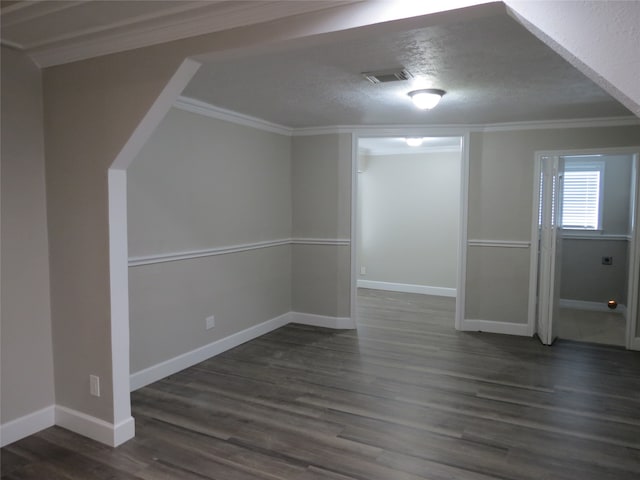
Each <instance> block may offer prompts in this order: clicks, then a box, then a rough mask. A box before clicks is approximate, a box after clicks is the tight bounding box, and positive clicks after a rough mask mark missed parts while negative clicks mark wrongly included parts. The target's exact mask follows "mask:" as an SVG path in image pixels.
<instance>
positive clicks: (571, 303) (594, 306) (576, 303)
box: [560, 298, 627, 314]
mask: <svg viewBox="0 0 640 480" xmlns="http://www.w3.org/2000/svg"><path fill="white" fill-rule="evenodd" d="M560 308H573V309H576V310H590V311H594V312H611V313H622V314H624V313H626V311H627V306H626V305H618V308H616V309H614V310H612V309H610V308H609V307H608V306H607V304H606V303H605V302H587V301H585V300H571V299H568V298H561V299H560Z"/></svg>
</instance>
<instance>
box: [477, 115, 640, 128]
mask: <svg viewBox="0 0 640 480" xmlns="http://www.w3.org/2000/svg"><path fill="white" fill-rule="evenodd" d="M637 125H640V119H638V118H637V117H632V116H626V117H602V118H577V119H563V120H535V121H529V122H508V123H489V124H486V125H483V126H482V131H483V132H507V131H511V130H546V129H553V130H556V129H564V128H598V127H626V126H637Z"/></svg>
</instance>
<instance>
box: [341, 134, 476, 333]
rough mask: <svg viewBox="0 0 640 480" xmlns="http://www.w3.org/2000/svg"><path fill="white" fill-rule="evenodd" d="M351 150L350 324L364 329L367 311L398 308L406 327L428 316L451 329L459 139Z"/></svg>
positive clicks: (368, 143) (362, 144) (366, 141)
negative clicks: (431, 314) (429, 312)
mask: <svg viewBox="0 0 640 480" xmlns="http://www.w3.org/2000/svg"><path fill="white" fill-rule="evenodd" d="M355 146H356V148H355V152H354V154H355V158H356V162H355V163H356V165H355V167H356V168H355V172H354V176H355V177H356V178H355V179H354V184H353V186H354V191H355V193H354V197H355V198H354V205H353V213H354V220H355V221H354V230H355V231H354V232H353V233H354V235H353V238H355V241H354V243H353V246H354V251H355V255H354V259H353V260H354V269H353V270H354V274H355V275H354V276H355V281H354V283H355V285H354V286H353V287H354V290H355V292H356V293H355V295H353V297H352V301H354V305H355V306H356V308H355V309H354V310H355V314H354V318H356V319H357V322H358V324H359V325H362V324H363V322H364V320H363V316H367V318H368V320H367V321H370V320H371V319H370V317H369V316H368V313H365V312H369V313H370V312H371V308H374V309H375V308H377V307H378V306H380V305H388V306H391V305H397V306H402V307H400V310H402V312H403V313H406V314H407V315H406V317H404V318H406V319H407V321H415V320H417V318H418V317H417V316H416V315H415V314H416V313H417V312H419V311H424V310H433V311H434V313H436V312H437V313H438V315H435V317H438V318H439V320H438V323H442V324H443V325H442V327H443V328H449V329H453V328H454V323H455V313H456V312H455V311H456V297H457V290H458V284H459V279H458V277H459V270H460V269H459V265H460V261H459V257H460V255H459V239H460V237H461V233H460V232H461V216H462V215H461V211H462V201H461V197H462V195H461V193H462V188H463V185H462V184H463V182H462V176H463V138H462V137H460V136H439V137H435V136H430V137H425V136H419V137H409V138H407V137H405V136H399V135H398V136H388V137H360V138H357V139H356V140H355ZM423 316H424V315H423ZM438 326H439V325H435V324H434V328H436V327H438Z"/></svg>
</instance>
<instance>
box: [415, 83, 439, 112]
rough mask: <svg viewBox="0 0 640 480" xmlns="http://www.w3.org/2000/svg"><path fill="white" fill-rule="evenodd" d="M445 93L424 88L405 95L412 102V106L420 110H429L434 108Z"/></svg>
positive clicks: (435, 89)
mask: <svg viewBox="0 0 640 480" xmlns="http://www.w3.org/2000/svg"><path fill="white" fill-rule="evenodd" d="M445 93H446V92H445V91H444V90H438V89H437V88H424V89H422V90H413V91H412V92H409V93H407V95H409V96H410V97H411V100H413V104H414V105H415V106H416V107H418V108H419V109H421V110H431V109H432V108H433V107H435V106H436V105H437V104H438V102H439V101H440V99H441V98H442V96H443V95H444V94H445Z"/></svg>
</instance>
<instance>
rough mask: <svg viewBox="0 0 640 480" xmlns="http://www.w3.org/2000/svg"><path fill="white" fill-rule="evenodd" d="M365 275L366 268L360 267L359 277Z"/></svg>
mask: <svg viewBox="0 0 640 480" xmlns="http://www.w3.org/2000/svg"><path fill="white" fill-rule="evenodd" d="M366 274H367V267H360V275H366Z"/></svg>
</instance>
